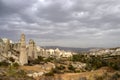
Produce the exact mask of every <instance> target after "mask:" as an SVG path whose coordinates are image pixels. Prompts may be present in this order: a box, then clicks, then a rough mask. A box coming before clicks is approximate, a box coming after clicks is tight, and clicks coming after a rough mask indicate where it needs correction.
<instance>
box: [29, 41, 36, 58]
mask: <svg viewBox="0 0 120 80" xmlns="http://www.w3.org/2000/svg"><path fill="white" fill-rule="evenodd" d="M28 57H29V58H31V59H36V58H37V51H36V45H35V42H34V40H32V39H30V40H29V47H28Z"/></svg>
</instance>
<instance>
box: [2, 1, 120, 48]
mask: <svg viewBox="0 0 120 80" xmlns="http://www.w3.org/2000/svg"><path fill="white" fill-rule="evenodd" d="M119 4H120V1H115V0H104V1H101V0H90V1H89V0H74V1H73V0H66V1H65V0H56V1H55V0H24V1H21V0H13V1H11V0H1V1H0V36H1V37H3V36H5V37H8V38H11V39H13V40H17V39H18V38H19V36H20V34H21V33H23V32H24V33H25V34H26V36H27V38H28V39H30V38H33V39H35V40H36V41H37V43H39V44H43V45H47V44H48V45H51V44H55V45H63V46H74V47H93V46H95V47H114V46H119V45H120V43H119V44H118V42H119V40H120V38H119V33H120V23H119V21H120V15H119V14H120V5H119ZM9 33H10V34H9ZM11 35H15V36H11ZM16 36H17V39H16ZM42 40H43V41H42ZM108 40H109V41H108ZM112 40H114V42H113V41H112ZM39 41H40V42H39ZM45 42H46V43H45ZM63 43H65V44H63Z"/></svg>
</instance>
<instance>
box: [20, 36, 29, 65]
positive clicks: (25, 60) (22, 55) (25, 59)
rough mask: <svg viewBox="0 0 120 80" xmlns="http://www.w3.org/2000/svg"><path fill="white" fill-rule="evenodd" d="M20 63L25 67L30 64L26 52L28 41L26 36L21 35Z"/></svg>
mask: <svg viewBox="0 0 120 80" xmlns="http://www.w3.org/2000/svg"><path fill="white" fill-rule="evenodd" d="M19 62H20V65H24V64H27V63H28V57H27V52H26V41H25V35H24V34H22V35H21V39H20V56H19Z"/></svg>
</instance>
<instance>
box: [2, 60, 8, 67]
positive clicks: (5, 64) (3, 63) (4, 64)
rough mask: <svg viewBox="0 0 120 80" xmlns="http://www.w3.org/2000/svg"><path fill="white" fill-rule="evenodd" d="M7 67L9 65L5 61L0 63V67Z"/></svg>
mask: <svg viewBox="0 0 120 80" xmlns="http://www.w3.org/2000/svg"><path fill="white" fill-rule="evenodd" d="M9 65H10V63H8V62H6V61H2V62H0V66H5V67H8V66H9Z"/></svg>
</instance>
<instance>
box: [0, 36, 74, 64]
mask: <svg viewBox="0 0 120 80" xmlns="http://www.w3.org/2000/svg"><path fill="white" fill-rule="evenodd" d="M38 56H42V57H55V58H61V57H71V56H72V52H66V51H64V50H59V49H58V48H57V49H43V48H41V47H39V46H37V45H36V43H35V41H34V40H32V39H30V40H29V43H28V44H26V38H25V35H24V34H21V37H20V40H19V41H18V42H17V43H13V42H12V41H11V40H9V39H5V38H4V39H0V61H3V60H6V59H8V58H10V57H12V58H14V59H15V61H16V62H17V63H19V64H20V65H24V64H27V63H28V60H29V59H32V60H34V59H37V58H38Z"/></svg>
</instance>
